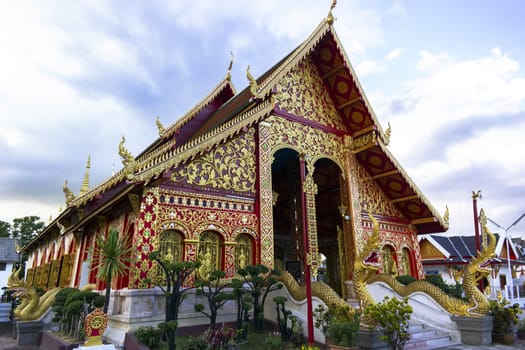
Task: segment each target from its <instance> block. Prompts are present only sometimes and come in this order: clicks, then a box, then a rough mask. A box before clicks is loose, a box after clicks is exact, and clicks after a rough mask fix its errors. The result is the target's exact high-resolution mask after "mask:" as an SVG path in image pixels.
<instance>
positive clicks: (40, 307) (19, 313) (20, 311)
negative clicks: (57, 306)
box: [13, 286, 60, 321]
mask: <svg viewBox="0 0 525 350" xmlns="http://www.w3.org/2000/svg"><path fill="white" fill-rule="evenodd" d="M59 290H60V288H54V289H51V290H49V291H47V292H46V293H45V294H44V295H42V296H39V295H38V293H37V291H36V289H35V287H33V286H29V287H26V289H25V291H23V292H21V293H20V298H21V299H22V303H21V304H20V305H18V307H17V308H16V309H15V310H14V312H13V313H14V316H15V318H17V319H20V320H22V321H32V320H36V319H39V318H40V317H42V315H43V314H44V313H45V312H46V311H47V310H48V309H49V308H50V307H51V305H53V303H54V301H55V296H56V294H57V293H58V291H59Z"/></svg>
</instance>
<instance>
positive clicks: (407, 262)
mask: <svg viewBox="0 0 525 350" xmlns="http://www.w3.org/2000/svg"><path fill="white" fill-rule="evenodd" d="M401 262H402V264H403V273H404V274H405V275H412V269H411V266H412V264H411V259H410V250H408V248H403V255H401Z"/></svg>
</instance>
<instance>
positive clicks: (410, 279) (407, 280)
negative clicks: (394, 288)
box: [396, 275, 417, 286]
mask: <svg viewBox="0 0 525 350" xmlns="http://www.w3.org/2000/svg"><path fill="white" fill-rule="evenodd" d="M396 279H397V281H398V282H399V283H401V284H404V285H405V286H406V285H407V284H410V283H412V282H415V281H417V278H415V277H414V276H411V275H403V276H397V277H396Z"/></svg>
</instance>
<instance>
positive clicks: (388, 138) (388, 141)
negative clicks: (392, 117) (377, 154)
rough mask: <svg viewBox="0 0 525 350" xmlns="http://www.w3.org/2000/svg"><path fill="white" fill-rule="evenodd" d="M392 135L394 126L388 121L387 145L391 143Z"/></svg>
mask: <svg viewBox="0 0 525 350" xmlns="http://www.w3.org/2000/svg"><path fill="white" fill-rule="evenodd" d="M390 135H392V127H391V126H390V122H388V128H386V131H385V146H388V145H389V144H390Z"/></svg>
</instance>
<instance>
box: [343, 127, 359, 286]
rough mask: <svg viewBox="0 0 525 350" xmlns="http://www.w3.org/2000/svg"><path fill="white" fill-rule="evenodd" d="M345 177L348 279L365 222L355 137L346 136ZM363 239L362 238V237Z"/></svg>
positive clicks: (345, 234)
mask: <svg viewBox="0 0 525 350" xmlns="http://www.w3.org/2000/svg"><path fill="white" fill-rule="evenodd" d="M344 143H345V146H344V177H345V178H346V181H345V185H346V188H345V189H344V194H345V198H344V200H343V201H342V203H341V205H343V202H344V205H345V206H347V208H345V209H346V210H345V211H344V213H341V215H348V217H349V218H348V219H349V220H346V219H345V220H343V237H344V251H345V256H344V257H345V258H346V263H345V267H346V273H347V276H344V277H345V278H346V279H348V278H351V276H352V273H353V270H354V260H355V258H356V252H357V251H358V250H357V249H358V248H359V247H358V244H357V243H358V242H357V240H356V237H357V236H360V237H362V232H363V223H362V220H361V204H360V203H359V190H358V188H359V184H358V183H357V176H356V174H357V166H358V165H357V160H356V159H355V155H354V154H353V147H354V146H353V139H352V137H350V136H346V137H345V139H344ZM361 240H362V238H361ZM342 258H343V257H342Z"/></svg>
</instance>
